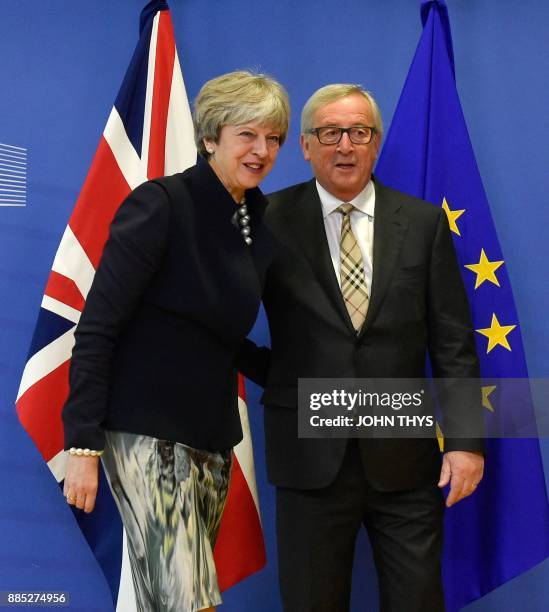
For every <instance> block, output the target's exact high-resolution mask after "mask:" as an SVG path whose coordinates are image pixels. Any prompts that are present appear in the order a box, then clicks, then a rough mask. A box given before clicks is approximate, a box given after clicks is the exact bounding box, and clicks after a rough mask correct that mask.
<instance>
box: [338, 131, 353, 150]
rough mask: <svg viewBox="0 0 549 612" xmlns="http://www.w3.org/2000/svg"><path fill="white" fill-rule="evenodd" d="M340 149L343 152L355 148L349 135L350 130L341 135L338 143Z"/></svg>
mask: <svg viewBox="0 0 549 612" xmlns="http://www.w3.org/2000/svg"><path fill="white" fill-rule="evenodd" d="M337 149H338V151H341V152H342V153H348V152H349V151H352V150H353V143H352V142H351V138H350V137H349V132H343V134H342V135H341V140H340V141H339V143H338V145H337Z"/></svg>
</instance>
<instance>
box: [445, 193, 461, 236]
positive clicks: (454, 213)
mask: <svg viewBox="0 0 549 612" xmlns="http://www.w3.org/2000/svg"><path fill="white" fill-rule="evenodd" d="M442 208H443V209H444V212H445V213H446V216H447V217H448V223H449V224H450V229H451V230H452V231H453V232H454V234H457V235H458V236H461V234H460V233H459V228H458V226H457V223H456V221H457V220H458V219H459V218H460V217H461V215H462V214H463V213H464V212H465V209H463V210H450V207H449V206H448V202H447V201H446V198H443V199H442Z"/></svg>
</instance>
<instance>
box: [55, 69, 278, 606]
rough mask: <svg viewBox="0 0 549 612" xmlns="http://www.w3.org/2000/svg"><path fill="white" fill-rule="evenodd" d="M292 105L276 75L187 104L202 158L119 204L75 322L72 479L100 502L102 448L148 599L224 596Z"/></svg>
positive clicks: (77, 493) (224, 84) (207, 602)
mask: <svg viewBox="0 0 549 612" xmlns="http://www.w3.org/2000/svg"><path fill="white" fill-rule="evenodd" d="M288 118H289V104H288V98H287V94H286V92H285V91H284V89H283V88H282V87H281V85H279V84H278V83H277V82H276V81H274V80H273V79H271V78H269V77H267V76H264V75H260V74H253V73H251V72H247V71H239V72H233V73H229V74H226V75H223V76H221V77H218V78H216V79H213V80H211V81H209V82H207V83H206V84H205V85H204V87H203V88H202V90H201V91H200V93H199V95H198V97H197V99H196V102H195V108H194V120H195V139H196V144H197V147H198V150H199V153H200V154H201V155H202V157H203V159H201V160H200V161H199V163H198V164H197V165H196V166H194V167H192V168H190V169H189V170H187V171H185V172H183V173H182V174H177V175H174V176H172V177H165V178H161V179H156V180H153V181H150V182H148V183H145V184H143V185H141V186H140V187H138V188H137V189H136V190H135V191H134V192H133V193H132V194H130V196H129V197H128V198H127V199H126V200H125V202H124V203H123V204H122V205H121V207H120V209H119V211H118V212H117V214H116V216H115V219H114V221H113V222H112V224H111V228H110V236H109V240H108V241H107V244H106V246H105V250H104V253H103V257H102V260H101V263H100V266H99V268H98V270H97V273H96V275H95V279H94V282H93V285H92V288H91V290H90V293H89V295H88V298H87V302H86V307H85V309H84V312H83V313H82V317H81V320H80V323H79V325H78V328H77V330H76V344H75V347H74V350H73V357H72V364H71V372H70V395H69V398H68V400H67V403H66V405H65V407H64V410H63V422H64V427H65V448H66V449H67V450H68V452H69V459H68V463H67V475H66V478H65V485H64V493H65V495H66V498H67V502H68V503H69V504H71V505H75V506H76V507H77V508H80V509H83V510H84V511H85V512H91V510H92V509H93V506H94V503H95V495H96V490H97V482H98V457H99V455H100V454H102V455H103V456H102V459H103V464H104V467H105V471H106V473H107V476H108V479H109V483H110V486H111V489H112V491H113V494H114V497H115V500H116V502H117V505H118V508H119V510H120V513H121V516H122V520H123V522H124V525H125V528H126V531H127V534H128V543H129V546H128V548H129V555H130V561H131V566H132V575H133V581H134V586H135V590H136V596H137V600H138V607H139V609H141V610H147V611H151V610H154V611H157V612H158V611H161V610H162V611H164V610H166V611H168V610H170V611H171V610H178V611H180V610H185V611H195V610H206V609H207V610H210V609H213V606H215V605H217V604H219V603H220V602H221V597H220V594H219V589H218V585H217V578H216V575H215V566H214V562H213V556H212V549H213V546H214V543H215V538H216V535H217V530H218V527H219V522H220V518H221V513H222V511H223V506H224V504H225V499H226V495H227V488H228V479H229V474H230V467H231V449H232V447H233V446H234V445H235V444H237V443H238V442H239V441H240V440H241V438H242V430H241V426H240V418H239V414H238V405H237V374H236V370H235V366H234V362H235V357H236V354H237V351H238V348H239V346H240V344H241V342H242V340H243V338H244V337H245V336H246V335H247V333H248V332H249V330H250V329H251V327H252V325H253V323H254V321H255V318H256V314H257V310H258V307H259V302H260V297H261V292H262V286H263V279H264V274H265V270H266V267H267V265H268V263H269V260H270V257H271V246H272V245H271V242H270V235H269V233H268V231H267V230H266V229H265V228H264V226H263V224H262V215H263V211H264V208H265V204H266V200H265V198H264V197H263V195H262V194H261V192H260V190H259V189H258V185H259V183H260V182H261V180H262V179H263V178H265V176H266V175H267V174H268V173H269V172H270V170H271V168H272V166H273V163H274V161H275V159H276V157H277V154H278V151H279V148H280V146H281V145H282V144H283V142H284V140H285V137H286V133H287V129H288ZM103 451H104V454H103Z"/></svg>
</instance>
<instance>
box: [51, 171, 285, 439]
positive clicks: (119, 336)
mask: <svg viewBox="0 0 549 612" xmlns="http://www.w3.org/2000/svg"><path fill="white" fill-rule="evenodd" d="M246 202H247V205H248V210H249V213H250V215H251V229H252V238H253V243H252V245H251V247H248V246H247V245H246V244H245V243H244V241H243V238H242V236H241V235H240V232H239V229H238V228H237V227H236V226H235V225H234V224H233V223H232V222H231V218H232V216H233V215H234V213H235V211H236V205H235V202H234V200H233V199H232V197H231V196H230V194H229V193H228V192H227V190H226V189H225V188H224V186H223V185H222V183H221V182H220V181H219V180H218V178H217V176H216V175H215V173H214V172H213V170H212V169H211V168H210V166H209V165H208V164H207V163H206V162H204V161H202V160H201V161H200V162H199V163H198V165H196V166H194V167H193V168H190V169H189V170H187V171H185V172H183V173H182V174H176V175H174V176H171V177H166V178H161V179H156V180H154V181H150V182H148V183H145V184H143V185H141V186H140V187H138V188H137V189H136V190H135V191H133V192H132V193H131V194H130V195H129V196H128V198H127V199H126V200H125V201H124V203H123V204H122V205H121V207H120V209H119V210H118V212H117V214H116V216H115V218H114V220H113V222H112V224H111V228H110V235H109V239H108V241H107V244H106V246H105V250H104V253H103V256H102V259H101V263H100V265H99V267H98V270H97V273H96V275H95V278H94V282H93V285H92V288H91V290H90V293H89V295H88V297H87V301H86V306H85V308H84V312H83V313H82V317H81V319H80V323H79V324H78V327H77V330H76V344H75V347H74V349H73V356H72V364H71V370H70V395H69V398H68V400H67V402H66V405H65V407H64V410H63V422H64V427H65V448H70V447H72V446H76V447H82V448H92V449H97V450H99V449H102V448H103V446H104V430H105V429H112V430H118V431H126V432H131V433H137V434H146V435H150V436H154V437H157V438H161V439H168V440H172V441H176V442H182V443H184V444H188V445H189V446H193V447H196V448H202V449H207V450H221V449H226V448H229V447H232V446H234V445H235V444H236V443H238V442H239V441H240V440H241V438H242V430H241V426H240V418H239V413H238V404H237V371H236V367H235V356H236V353H237V350H238V347H239V346H240V344H241V342H242V340H243V338H244V337H245V336H246V335H247V334H248V332H249V331H250V329H251V328H252V326H253V324H254V321H255V319H256V315H257V311H258V307H259V303H260V299H261V293H262V289H263V284H264V277H265V270H266V268H267V266H268V263H269V260H270V258H271V250H272V245H273V240H272V237H271V235H270V234H269V232H268V230H266V228H265V227H264V226H263V223H262V216H263V212H264V209H265V205H266V200H265V198H264V197H263V195H262V193H261V192H260V190H259V189H253V190H249V191H247V192H246Z"/></svg>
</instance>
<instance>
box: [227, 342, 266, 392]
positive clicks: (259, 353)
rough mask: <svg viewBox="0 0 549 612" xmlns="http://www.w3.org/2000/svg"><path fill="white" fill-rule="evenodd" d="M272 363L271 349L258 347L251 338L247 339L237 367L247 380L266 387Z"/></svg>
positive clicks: (239, 352) (240, 351) (239, 353)
mask: <svg viewBox="0 0 549 612" xmlns="http://www.w3.org/2000/svg"><path fill="white" fill-rule="evenodd" d="M270 363H271V349H270V348H268V347H266V346H261V347H259V346H257V344H255V342H252V340H250V339H249V338H245V339H244V342H243V343H242V344H241V346H240V350H239V351H238V354H237V357H236V367H237V368H238V371H239V372H240V373H241V374H243V375H244V376H245V377H246V378H249V379H250V380H251V381H253V382H254V383H255V384H256V385H260V386H261V387H265V385H266V384H267V377H268V375H269V367H270Z"/></svg>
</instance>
